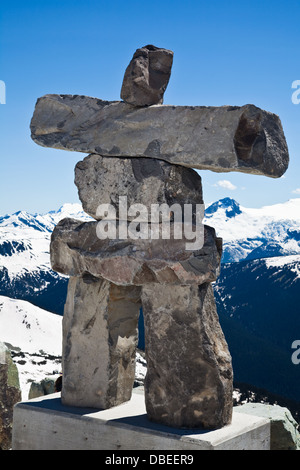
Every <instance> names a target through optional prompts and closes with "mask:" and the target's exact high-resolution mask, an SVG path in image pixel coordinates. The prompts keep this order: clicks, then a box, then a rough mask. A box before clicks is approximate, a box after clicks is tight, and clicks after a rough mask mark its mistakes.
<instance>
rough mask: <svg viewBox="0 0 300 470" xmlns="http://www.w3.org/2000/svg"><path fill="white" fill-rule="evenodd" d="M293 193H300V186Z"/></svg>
mask: <svg viewBox="0 0 300 470" xmlns="http://www.w3.org/2000/svg"><path fill="white" fill-rule="evenodd" d="M292 193H294V194H300V188H297V189H294V191H292Z"/></svg>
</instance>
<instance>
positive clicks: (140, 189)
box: [31, 46, 288, 428]
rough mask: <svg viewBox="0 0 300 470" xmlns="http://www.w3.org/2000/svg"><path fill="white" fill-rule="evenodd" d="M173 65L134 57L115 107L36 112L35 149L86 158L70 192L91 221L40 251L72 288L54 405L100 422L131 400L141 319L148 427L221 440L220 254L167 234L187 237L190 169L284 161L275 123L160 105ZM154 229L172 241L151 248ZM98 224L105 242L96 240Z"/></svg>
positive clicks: (250, 169)
mask: <svg viewBox="0 0 300 470" xmlns="http://www.w3.org/2000/svg"><path fill="white" fill-rule="evenodd" d="M172 60H173V53H172V52H171V51H168V50H165V49H159V48H156V47H154V46H146V47H143V48H141V49H138V50H137V51H136V52H135V54H134V56H133V59H132V61H131V62H130V64H129V66H128V68H127V70H126V72H125V76H124V81H123V86H122V91H121V98H122V99H123V101H113V102H109V101H102V100H100V99H97V98H90V97H86V96H78V95H74V96H71V95H46V96H44V97H42V98H40V99H38V101H37V104H36V108H35V111H34V115H33V118H32V122H31V132H32V138H33V140H34V141H35V142H36V143H38V144H40V145H42V146H46V147H53V148H58V149H65V150H72V151H79V152H84V153H89V154H90V155H88V156H86V157H85V158H84V159H83V160H82V161H80V162H79V163H78V164H77V165H76V168H75V183H76V185H77V187H78V191H79V197H80V200H81V201H82V204H83V208H84V210H85V211H86V212H87V213H88V214H89V215H91V217H92V218H94V219H95V221H94V222H93V221H91V222H84V223H83V222H81V221H77V220H73V219H64V220H62V221H61V222H60V223H59V224H58V225H57V226H56V228H55V230H54V232H53V234H52V240H51V263H52V267H53V269H54V270H56V271H58V272H60V273H63V274H66V275H69V276H70V280H69V287H68V296H67V301H66V305H65V311H64V319H63V328H64V331H63V388H62V400H63V402H64V403H65V404H67V405H75V406H91V407H100V408H108V407H112V406H115V405H118V404H120V403H122V402H124V401H127V400H129V399H130V397H131V392H132V387H133V381H134V374H135V354H136V345H137V337H138V317H139V310H140V307H141V306H142V308H143V314H144V320H145V339H146V358H147V376H146V380H145V401H146V410H147V414H148V417H149V419H151V420H153V421H156V422H159V423H164V424H167V425H171V426H176V427H205V428H219V427H222V426H224V425H226V424H228V423H230V421H231V415H232V380H233V373H232V365H231V356H230V353H229V351H228V347H227V343H226V340H225V338H224V335H223V332H222V330H221V327H220V324H219V320H218V315H217V312H216V306H215V301H214V295H213V290H212V286H211V283H212V282H213V281H215V280H216V279H217V276H218V274H219V269H220V259H221V253H222V240H221V239H219V238H217V237H216V235H215V231H214V229H213V228H211V227H208V226H204V227H203V225H202V226H201V227H202V235H203V244H202V245H201V246H195V248H194V249H193V248H192V249H191V248H190V245H188V243H190V240H191V238H190V232H188V231H187V230H181V231H180V230H179V232H177V230H178V229H181V228H182V226H183V225H184V229H186V227H187V225H185V224H186V223H187V219H189V223H190V224H192V225H191V226H192V228H194V229H195V227H198V229H199V213H198V212H197V207H198V208H199V207H201V205H202V204H203V200H202V186H201V178H200V176H199V174H198V173H197V172H196V171H195V170H194V168H196V169H210V170H213V171H217V172H228V171H240V172H245V173H253V174H262V175H266V176H271V177H280V176H281V175H282V174H283V173H284V172H285V170H286V169H287V166H288V150H287V145H286V141H285V137H284V134H283V130H282V126H281V123H280V120H279V118H278V117H277V116H276V115H274V114H271V113H269V112H266V111H263V110H261V109H259V108H257V107H255V106H253V105H246V106H242V107H239V106H222V107H204V106H196V107H194V106H165V105H162V104H161V103H162V99H163V94H164V91H165V89H166V86H167V84H168V81H169V77H170V72H171V66H172ZM136 204H138V206H136ZM158 205H159V207H160V208H164V209H165V208H167V209H168V208H178V207H179V208H182V209H183V208H185V207H187V206H188V207H189V208H190V207H192V209H191V210H190V211H189V212H187V213H186V212H185V211H184V210H182V212H181V219H180V220H178V219H177V220H175V215H174V214H175V212H176V211H171V214H170V211H168V210H167V211H165V212H164V211H163V210H162V213H161V215H160V218H159V219H155V220H154V221H153V220H151V221H150V220H149V218H147V215H149V212H148V211H150V210H151V209H152V208H153V207H154V208H157V206H158ZM105 207H106V209H107V211H104V210H103V208H105ZM132 207H134V208H135V209H139V210H140V216H141V217H142V218H139V219H137V218H136V215H137V212H135V211H132ZM195 208H196V209H195ZM143 211H144V213H143ZM145 212H146V213H145ZM151 216H152V213H151ZM143 217H144V218H143ZM170 217H171V218H170ZM172 217H173V218H172ZM110 218H111V221H110ZM138 221H139V223H138ZM150 222H153V223H150ZM165 222H169V230H170V232H169V234H168V236H160V235H161V231H160V230H161V229H162V227H163V224H164V223H165ZM102 223H106V228H107V230H108V231H109V230H111V231H110V232H109V233H110V238H105V237H101V236H99V231H100V232H101V231H102V232H101V233H102V234H103V227H104V226H105V225H101V224H102ZM197 223H198V225H197ZM99 224H100V225H99ZM132 224H133V225H132ZM138 225H139V229H140V232H138V228H137V226H138ZM178 233H179V234H183V235H182V236H181V237H180V236H178ZM188 233H189V235H188ZM192 233H196V232H195V231H194V232H192ZM128 234H131V235H132V236H128ZM154 234H156V235H154ZM133 235H134V236H133ZM157 235H159V236H157ZM188 246H189V249H187V247H188Z"/></svg>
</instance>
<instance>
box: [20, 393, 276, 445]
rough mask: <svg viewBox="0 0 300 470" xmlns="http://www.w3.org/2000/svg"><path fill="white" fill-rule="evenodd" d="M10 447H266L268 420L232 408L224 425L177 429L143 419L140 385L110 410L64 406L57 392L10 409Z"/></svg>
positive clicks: (144, 412) (143, 406) (268, 433)
mask: <svg viewBox="0 0 300 470" xmlns="http://www.w3.org/2000/svg"><path fill="white" fill-rule="evenodd" d="M12 449H13V450H113V451H123V450H176V451H179V452H180V451H186V450H269V449H270V421H269V420H268V419H265V418H261V417H257V416H253V415H247V414H243V413H238V412H235V411H233V420H232V423H231V424H230V425H228V426H225V427H223V428H222V429H218V430H214V431H207V430H201V429H194V430H191V429H175V428H171V427H168V426H163V425H159V424H156V423H152V422H150V421H149V420H148V419H147V415H146V410H145V404H144V393H143V389H142V388H137V389H134V391H133V394H132V398H131V400H130V401H129V402H127V403H124V404H122V405H119V406H116V407H114V408H110V409H108V410H96V409H93V408H76V407H70V406H63V405H62V404H61V400H60V393H55V394H52V395H47V396H43V397H39V398H35V399H33V400H29V401H27V402H20V403H18V404H17V405H16V406H15V408H14V421H13V441H12Z"/></svg>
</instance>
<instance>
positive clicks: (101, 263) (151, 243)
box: [50, 218, 222, 285]
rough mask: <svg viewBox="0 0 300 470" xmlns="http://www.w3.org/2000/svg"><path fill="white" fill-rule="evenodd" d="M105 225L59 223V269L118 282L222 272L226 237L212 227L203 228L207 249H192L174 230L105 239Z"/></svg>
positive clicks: (54, 249) (176, 281) (54, 242)
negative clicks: (160, 234)
mask: <svg viewBox="0 0 300 470" xmlns="http://www.w3.org/2000/svg"><path fill="white" fill-rule="evenodd" d="M99 223H100V222H85V223H82V221H78V220H74V219H68V218H67V219H63V220H62V221H60V222H59V223H58V224H57V226H56V227H55V229H54V231H53V233H52V236H51V245H50V257H51V265H52V269H53V270H54V271H57V272H59V273H62V274H66V275H69V276H81V275H83V274H84V273H90V274H92V275H93V276H95V277H99V278H104V279H106V280H108V281H110V282H113V283H115V284H117V285H144V284H149V283H151V284H152V283H160V284H173V285H190V284H203V283H204V282H213V281H215V280H216V279H217V277H218V275H219V269H220V259H221V252H222V241H221V239H219V238H216V235H215V230H214V229H213V228H211V227H209V226H206V225H205V226H204V227H203V228H204V245H203V247H202V248H201V249H200V250H196V251H192V250H187V249H186V243H187V240H186V239H185V238H182V239H173V234H172V231H171V237H172V238H171V239H170V240H168V239H162V238H159V239H151V238H149V239H141V238H138V239H136V240H133V239H131V238H128V239H127V240H122V239H118V238H115V239H104V240H101V239H99V238H98V236H97V228H98V227H97V225H98V224H99ZM170 226H171V229H173V228H174V224H170Z"/></svg>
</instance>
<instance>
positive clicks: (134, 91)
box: [121, 45, 173, 106]
mask: <svg viewBox="0 0 300 470" xmlns="http://www.w3.org/2000/svg"><path fill="white" fill-rule="evenodd" d="M172 63H173V52H172V51H169V50H167V49H162V48H159V47H155V46H152V45H149V46H144V47H142V48H140V49H137V50H136V51H135V53H134V55H133V57H132V59H131V61H130V63H129V65H128V67H127V69H126V71H125V75H124V79H123V84H122V89H121V98H122V100H124V101H126V103H129V104H131V105H133V106H149V105H152V104H159V103H162V102H163V95H164V92H165V90H166V88H167V85H168V83H169V79H170V75H171V68H172Z"/></svg>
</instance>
